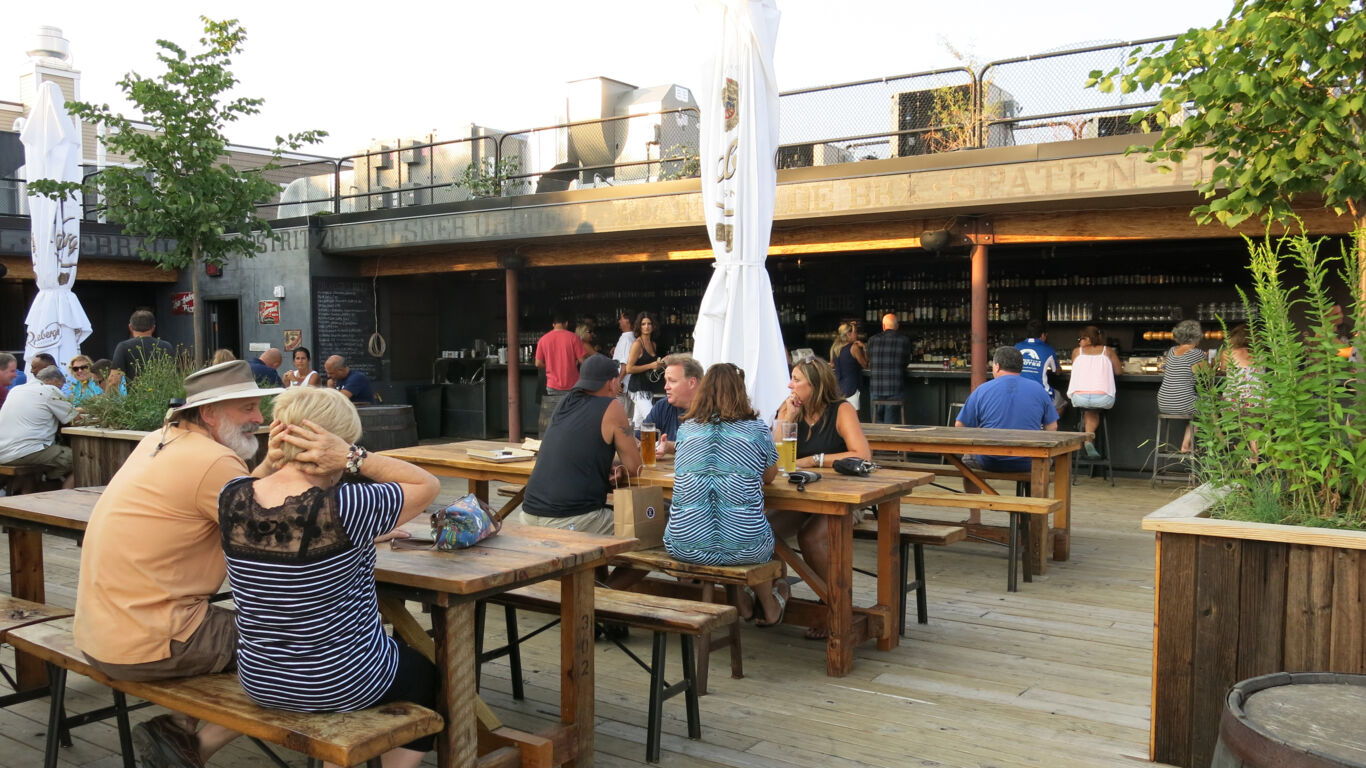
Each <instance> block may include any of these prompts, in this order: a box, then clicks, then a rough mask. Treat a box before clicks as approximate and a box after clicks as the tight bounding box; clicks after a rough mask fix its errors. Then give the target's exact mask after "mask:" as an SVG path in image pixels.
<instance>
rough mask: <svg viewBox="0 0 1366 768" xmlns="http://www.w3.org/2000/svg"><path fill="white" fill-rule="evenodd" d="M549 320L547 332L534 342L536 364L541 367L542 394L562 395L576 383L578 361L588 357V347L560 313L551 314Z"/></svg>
mask: <svg viewBox="0 0 1366 768" xmlns="http://www.w3.org/2000/svg"><path fill="white" fill-rule="evenodd" d="M552 320H553V322H552V325H553V327H552V328H551V331H550V333H547V334H546V335H544V336H542V337H541V339H540V341H537V342H536V367H537V368H544V369H545V389H546V393H547V394H551V395H563V394H566V393H568V392H569V390H571V389H573V388H574V385H575V384H576V383H578V381H579V363H581V362H583V360H584V358H586V357H588V348H587V347H585V346H584V345H583V342H582V341H580V340H579V337H578V335H576V334H575V333H574V332H573V331H571V330H569V329H568V326H569V319H568V318H567V317H566V316H565V315H564V314H563V313H560V312H557V313H555V316H554V318H552Z"/></svg>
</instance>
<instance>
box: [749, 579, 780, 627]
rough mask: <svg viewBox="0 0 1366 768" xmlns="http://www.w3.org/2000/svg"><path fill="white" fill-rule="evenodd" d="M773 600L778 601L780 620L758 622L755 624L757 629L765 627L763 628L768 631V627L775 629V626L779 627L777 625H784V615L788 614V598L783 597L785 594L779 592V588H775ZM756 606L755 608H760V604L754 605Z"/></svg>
mask: <svg viewBox="0 0 1366 768" xmlns="http://www.w3.org/2000/svg"><path fill="white" fill-rule="evenodd" d="M773 599H774V600H777V601H778V618H776V619H774V620H773V621H771V622H769V621H756V622H754V626H756V627H763V628H765V629H767V628H768V627H774V626H777V625H779V624H782V623H783V615H784V614H786V613H787V598H786V597H783V594H782V593H781V592H779V591H778V588H777V587H774V588H773ZM754 606H755V608H756V609H757V608H758V606H759V603H758V602H756V603H755V604H754Z"/></svg>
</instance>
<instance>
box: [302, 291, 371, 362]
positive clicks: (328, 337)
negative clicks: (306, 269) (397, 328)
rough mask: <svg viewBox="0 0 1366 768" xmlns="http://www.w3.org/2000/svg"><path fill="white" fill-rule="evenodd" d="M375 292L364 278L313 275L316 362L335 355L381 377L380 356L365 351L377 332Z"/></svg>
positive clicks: (314, 349) (314, 354)
mask: <svg viewBox="0 0 1366 768" xmlns="http://www.w3.org/2000/svg"><path fill="white" fill-rule="evenodd" d="M374 297H375V294H374V289H373V284H372V283H371V281H369V280H367V279H364V278H346V277H315V278H313V338H314V339H315V340H316V341H315V342H314V347H313V357H314V362H315V364H317V365H318V367H320V368H321V367H322V362H323V361H325V360H327V358H329V357H331V356H332V355H341V356H342V357H344V358H346V364H347V365H349V366H351V367H352V368H355V369H356V370H358V371H361V372H362V373H364V374H365V375H366V376H369V377H370V378H371V379H378V378H379V377H380V359H379V358H376V357H371V356H370V353H369V352H368V351H366V344H367V342H368V341H369V340H370V334H372V333H374V332H375V303H374V302H375V298H374Z"/></svg>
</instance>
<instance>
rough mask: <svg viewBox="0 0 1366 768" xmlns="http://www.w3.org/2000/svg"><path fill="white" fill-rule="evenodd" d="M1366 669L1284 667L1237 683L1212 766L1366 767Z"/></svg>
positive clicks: (1226, 707) (1221, 727) (1226, 706)
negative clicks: (1357, 672) (1364, 724)
mask: <svg viewBox="0 0 1366 768" xmlns="http://www.w3.org/2000/svg"><path fill="white" fill-rule="evenodd" d="M1363 715H1366V675H1344V674H1338V673H1333V672H1299V673H1295V674H1290V673H1286V672H1280V673H1277V674H1274V675H1262V676H1261V677H1254V678H1250V679H1248V680H1244V681H1243V682H1241V683H1238V684H1237V685H1235V686H1233V690H1232V691H1230V692H1229V694H1228V699H1227V701H1226V703H1225V705H1224V713H1223V716H1222V718H1221V719H1220V721H1219V742H1218V743H1217V744H1216V745H1215V747H1214V759H1213V760H1211V761H1210V768H1252V767H1253V766H1265V767H1266V768H1272V766H1274V767H1275V768H1363V766H1366V728H1363V727H1362V725H1361V723H1362V717H1363Z"/></svg>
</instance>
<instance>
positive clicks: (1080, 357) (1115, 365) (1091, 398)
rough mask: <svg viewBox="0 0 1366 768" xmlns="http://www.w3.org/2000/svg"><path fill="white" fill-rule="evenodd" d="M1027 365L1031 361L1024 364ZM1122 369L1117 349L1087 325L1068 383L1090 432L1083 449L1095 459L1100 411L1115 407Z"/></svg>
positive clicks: (1075, 355)
mask: <svg viewBox="0 0 1366 768" xmlns="http://www.w3.org/2000/svg"><path fill="white" fill-rule="evenodd" d="M1025 362H1026V364H1027V363H1028V360H1026V361H1025ZM1121 370H1123V369H1122V368H1121V367H1120V363H1119V355H1117V354H1115V349H1114V347H1111V346H1109V345H1107V344H1106V343H1105V338H1104V337H1103V336H1101V333H1100V329H1099V328H1097V327H1096V326H1094V325H1088V326H1086V327H1085V328H1082V329H1081V334H1080V335H1079V336H1078V337H1077V348H1076V349H1074V350H1072V377H1071V379H1069V380H1068V382H1067V397H1068V398H1070V399H1071V401H1072V407H1074V408H1077V409H1078V410H1080V411H1081V422H1082V423H1081V428H1082V430H1083V431H1085V432H1090V433H1091V437H1089V438H1087V439H1086V443H1085V445H1084V446H1083V450H1085V451H1086V455H1087V456H1088V457H1089V458H1092V459H1099V458H1100V451H1098V450H1096V443H1095V435H1096V429H1097V428H1098V427H1099V426H1100V412H1101V411H1108V410H1110V409H1111V408H1113V407H1114V405H1115V377H1116V376H1118V375H1119V373H1120V371H1121Z"/></svg>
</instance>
